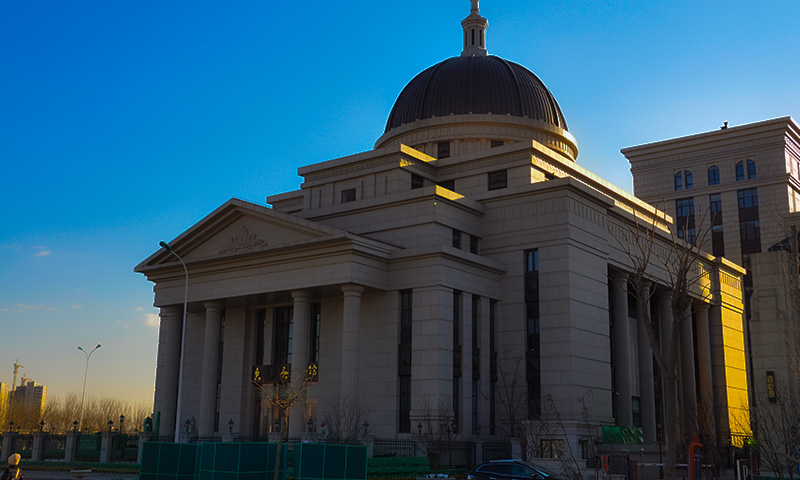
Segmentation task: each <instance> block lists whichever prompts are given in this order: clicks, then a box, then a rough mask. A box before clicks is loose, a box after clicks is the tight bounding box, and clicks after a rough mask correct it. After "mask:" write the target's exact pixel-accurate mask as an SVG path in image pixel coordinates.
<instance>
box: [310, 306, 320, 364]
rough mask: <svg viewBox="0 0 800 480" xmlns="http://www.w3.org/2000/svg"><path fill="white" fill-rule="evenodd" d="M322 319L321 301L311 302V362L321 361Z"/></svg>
mask: <svg viewBox="0 0 800 480" xmlns="http://www.w3.org/2000/svg"><path fill="white" fill-rule="evenodd" d="M321 319H322V315H321V308H320V304H319V303H312V304H311V348H310V349H309V350H310V351H309V359H308V362H309V363H319V326H320V320H321Z"/></svg>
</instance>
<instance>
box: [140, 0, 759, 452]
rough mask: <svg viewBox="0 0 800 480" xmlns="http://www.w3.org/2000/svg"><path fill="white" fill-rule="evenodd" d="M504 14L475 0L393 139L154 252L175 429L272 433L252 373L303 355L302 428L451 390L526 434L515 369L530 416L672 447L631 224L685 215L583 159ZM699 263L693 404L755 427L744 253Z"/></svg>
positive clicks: (688, 340) (409, 424)
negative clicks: (454, 43)
mask: <svg viewBox="0 0 800 480" xmlns="http://www.w3.org/2000/svg"><path fill="white" fill-rule="evenodd" d="M487 24H488V22H487V21H486V19H485V18H483V17H482V16H481V15H480V13H479V11H478V2H477V1H473V2H472V10H471V12H470V15H469V16H468V17H467V18H466V19H465V20H464V21H463V22H462V26H463V29H464V36H463V42H464V48H463V51H462V53H461V56H458V57H453V58H450V59H447V60H444V61H443V62H441V63H438V64H436V65H434V66H432V67H430V68H429V69H427V70H425V71H423V72H422V73H420V74H419V75H417V76H416V77H414V78H413V79H412V80H411V81H410V82H409V83H408V85H407V86H406V87H405V89H404V90H403V91H402V92H401V93H400V95H399V97H398V99H397V101H396V103H395V105H394V108H393V109H392V111H391V113H390V114H389V119H388V122H387V125H386V130H385V133H384V134H383V135H382V136H381V137H380V138H379V139H378V140H377V142H376V144H375V148H374V150H370V151H367V152H363V153H358V154H355V155H351V156H347V157H343V158H336V159H332V160H329V161H326V162H322V163H317V164H313V165H308V166H305V167H302V168H300V169H299V170H298V173H299V175H300V176H301V177H302V184H301V185H300V188H299V189H298V190H295V191H291V192H286V193H278V194H275V195H271V196H268V197H267V203H268V204H269V205H270V206H266V205H256V204H252V203H247V202H244V201H240V200H236V199H232V200H230V201H228V202H226V203H225V204H223V205H222V206H220V207H219V208H218V209H216V210H215V211H213V212H211V213H209V214H208V215H207V216H206V217H205V218H203V219H202V220H201V221H200V222H198V223H197V224H195V225H193V226H191V227H190V228H188V230H186V231H185V232H184V233H182V234H181V235H179V236H178V237H177V238H175V239H174V240H172V241H171V242H169V246H170V248H171V250H172V252H174V255H173V253H172V252H171V251H168V250H167V249H162V250H159V251H156V252H155V253H153V254H152V255H151V256H150V257H149V258H147V259H146V260H144V261H143V262H142V263H140V264H139V265H138V266H137V267H136V269H135V270H136V271H137V272H140V273H142V274H144V275H145V276H146V277H147V279H148V280H150V281H152V282H153V283H154V292H155V301H154V304H155V305H156V306H157V307H159V308H160V309H161V314H160V317H161V324H160V333H159V348H158V365H157V376H156V392H155V407H154V408H155V410H156V411H159V412H160V414H161V434H162V435H165V434H167V435H169V434H170V433H171V432H174V431H175V429H176V428H177V429H182V428H183V424H184V422H185V421H186V419H187V418H188V417H192V418H193V419H194V420H195V422H196V425H197V430H198V433H199V436H200V437H214V436H216V435H219V434H220V432H227V430H226V429H227V428H229V427H228V424H229V421H232V422H233V423H232V424H233V425H234V426H233V427H232V428H233V429H234V431H235V432H238V433H239V435H240V436H242V437H246V438H253V439H260V438H264V437H265V436H266V435H267V434H268V433H270V432H271V431H273V429H274V428H275V420H276V419H277V415H278V413H277V412H276V411H275V410H274V409H272V408H271V407H270V405H269V403H268V402H266V401H264V399H263V398H262V397H261V396H260V395H259V391H258V389H257V388H255V386H254V385H253V381H254V380H256V381H258V382H260V383H267V384H269V382H270V381H271V379H272V378H273V375H275V373H271V372H281V371H286V372H291V375H292V379H293V381H295V382H297V379H299V378H301V376H302V377H305V376H306V375H307V372H308V373H311V376H310V378H311V379H312V383H311V385H312V386H311V388H309V389H307V390H306V391H305V396H306V401H305V402H303V404H302V405H297V406H295V407H293V410H292V415H291V419H292V420H291V425H290V432H289V433H290V435H299V434H302V433H304V432H307V431H309V430H311V431H313V430H314V429H315V428H316V426H318V425H319V424H320V420H321V419H322V418H325V417H327V418H328V419H329V420H330V421H335V416H334V415H333V414H332V413H331V412H332V409H333V405H334V404H335V403H336V402H356V401H358V402H361V403H362V404H363V405H366V406H367V410H368V411H369V416H368V421H369V431H370V434H373V435H376V436H379V437H404V436H412V435H413V434H414V433H415V431H416V425H417V424H418V423H419V422H420V421H421V419H424V418H425V415H426V414H427V412H426V407H425V406H426V405H431V404H434V405H438V406H446V409H447V417H448V419H450V420H451V421H453V422H454V430H455V432H457V435H458V436H459V438H461V439H462V440H479V439H484V440H485V439H492V438H494V439H497V438H500V437H504V436H506V435H507V433H508V432H509V428H508V427H509V425H508V415H507V413H504V412H508V411H509V405H508V404H507V403H508V400H507V398H505V397H503V396H501V395H499V394H498V392H499V391H500V390H503V391H507V390H508V389H507V388H506V387H508V385H509V384H510V383H512V382H516V383H515V384H516V385H520V386H521V389H520V390H519V394H520V395H522V398H521V399H520V403H519V405H520V407H519V411H516V412H515V415H516V418H517V419H524V420H525V421H526V422H528V421H529V422H537V421H538V420H539V419H540V418H541V416H542V415H543V414H544V413H543V410H544V408H543V405H544V402H545V401H548V402H549V401H550V400H551V399H552V401H553V404H554V405H556V407H557V408H558V410H559V414H560V418H561V421H562V422H563V425H564V427H565V431H566V432H567V434H568V437H569V438H568V440H569V441H570V442H571V443H573V444H574V451H580V448H579V445H581V444H585V443H584V442H586V441H588V440H590V439H591V438H592V437H593V436H596V434H597V427H600V426H603V425H608V426H613V425H617V426H624V427H637V426H638V427H641V428H642V431H643V434H644V438H645V440H646V442H647V443H648V444H650V445H655V443H656V442H657V438H658V433H659V430H660V429H661V428H662V426H663V416H662V413H661V412H662V411H663V396H662V393H661V392H662V388H661V385H660V380H659V378H660V377H659V375H658V369H657V368H654V364H653V357H652V352H651V349H650V344H649V341H648V338H647V335H646V333H645V331H644V329H643V328H640V326H639V325H638V323H637V321H636V320H635V309H636V307H635V305H636V302H635V301H633V300H634V298H633V294H632V291H631V289H630V288H629V273H630V272H631V271H632V270H633V266H632V265H631V258H630V256H629V255H628V254H626V252H625V248H624V246H623V245H622V244H621V243H620V239H621V238H623V237H624V235H625V233H626V232H632V231H635V230H636V228H637V225H638V227H639V228H641V229H649V228H650V229H654V230H655V245H654V248H655V249H657V250H658V251H659V252H661V253H664V252H668V251H669V249H670V248H672V240H671V235H670V233H669V228H670V225H671V224H672V218H671V217H670V216H669V215H667V214H665V213H664V212H662V211H660V210H658V209H656V208H654V207H653V206H651V205H649V204H648V203H647V202H646V201H643V200H641V199H639V198H636V197H634V196H632V195H630V194H628V193H626V192H624V191H623V190H621V189H618V188H616V187H614V186H613V185H611V184H609V183H607V182H605V181H604V180H602V179H601V178H599V177H598V176H596V175H594V174H592V173H591V172H589V171H587V170H586V169H584V168H583V167H581V166H580V165H579V164H578V163H577V157H578V146H577V141H576V139H575V138H574V137H573V136H572V135H571V134H570V133H569V131H568V129H567V123H566V120H565V117H564V115H563V114H562V112H561V110H560V108H559V106H558V103H557V102H556V100H555V98H554V97H553V95H552V94H551V92H550V91H549V90H548V89H547V88H546V87H545V85H544V84H543V83H542V82H541V80H539V78H538V77H536V75H534V74H533V73H532V72H530V71H529V70H528V69H526V68H525V67H523V66H521V65H518V64H516V63H514V62H511V61H509V60H505V59H503V58H500V57H496V56H491V55H488V53H487V50H486V29H487ZM176 256H178V257H179V258H180V260H179V259H178V258H176ZM181 262H185V265H186V267H187V271H188V278H189V280H188V309H187V312H186V317H187V321H186V325H185V336H183V334H182V331H183V325H182V318H183V313H184V312H183V304H184V291H185V290H184V289H185V276H184V269H183V266H182V265H181ZM696 271H697V272H699V275H700V277H701V281H700V282H699V283H698V284H697V285H696V288H695V289H693V290H692V292H691V295H692V297H693V302H694V307H693V309H692V313H690V314H691V315H692V316H693V319H694V321H693V322H689V324H690V325H691V328H686V329H683V331H682V333H681V340H680V341H681V351H682V357H681V363H682V365H683V366H684V367H685V368H683V369H682V371H683V372H686V373H683V374H682V378H681V388H682V392H683V393H684V394H683V395H682V400H681V401H680V403H681V408H683V409H684V411H685V412H687V413H688V412H690V411H694V412H697V409H698V408H699V406H698V400H697V399H699V398H713V402H714V405H712V406H711V408H712V409H713V410H711V411H713V412H714V415H715V420H716V423H715V424H716V428H717V429H718V433H719V434H720V435H722V436H724V437H725V438H729V437H730V436H731V435H735V434H737V433H747V428H748V427H747V425H748V424H749V421H748V385H747V374H746V370H745V349H744V333H743V321H742V317H743V304H742V293H741V292H742V285H741V278H742V275H743V274H744V270H743V269H742V268H741V267H739V266H737V265H736V264H734V263H732V262H729V261H727V260H725V259H723V258H714V257H713V256H711V255H710V254H708V255H701V256H700V257H699V259H698V263H697V268H696ZM647 278H648V280H649V281H650V282H651V283H650V284H649V292H650V293H652V295H650V299H651V300H650V310H651V312H652V314H653V317H654V318H655V319H657V322H658V324H659V325H660V326H661V328H666V329H668V328H670V325H672V322H673V318H672V314H671V310H670V308H669V305H670V298H671V290H670V288H669V285H670V280H669V275H668V273H667V272H666V271H665V270H664V268H663V266H661V265H660V264H658V263H657V262H654V263H653V264H652V265H650V267H649V268H648V271H647ZM664 338H666V336H665V337H664ZM658 341H661V342H664V341H665V340H664V339H663V338H661V339H659V340H658ZM182 344H184V345H185V352H184V354H183V364H181V358H182V355H181V346H182ZM695 352H698V353H695ZM695 371H697V372H698V373H697V375H695ZM181 372H182V373H181ZM179 389H180V390H179ZM579 398H583V399H585V402H586V405H585V406H586V407H587V408H588V409H589V411H590V412H591V416H590V418H589V419H588V421H587V419H586V417H585V415H584V413H585V410H583V405H581V403H580V402H579V401H578V399H579ZM179 399H180V405H178V401H179ZM504 402H505V403H504ZM178 412H180V413H178ZM177 415H180V418H176V416H177ZM520 423H524V422H520ZM512 427H516V426H512ZM511 431H512V432H513V428H512V429H511ZM504 432H505V433H504ZM512 434H513V433H512ZM554 435H555V434H554Z"/></svg>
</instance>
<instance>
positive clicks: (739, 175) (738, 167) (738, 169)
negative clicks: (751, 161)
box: [736, 162, 744, 182]
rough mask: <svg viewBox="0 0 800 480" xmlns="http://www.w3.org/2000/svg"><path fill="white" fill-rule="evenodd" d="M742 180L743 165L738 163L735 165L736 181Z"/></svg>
mask: <svg viewBox="0 0 800 480" xmlns="http://www.w3.org/2000/svg"><path fill="white" fill-rule="evenodd" d="M739 180H744V164H743V163H742V162H739V163H737V164H736V181H737V182H738V181H739Z"/></svg>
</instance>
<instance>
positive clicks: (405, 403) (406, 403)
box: [398, 375, 411, 433]
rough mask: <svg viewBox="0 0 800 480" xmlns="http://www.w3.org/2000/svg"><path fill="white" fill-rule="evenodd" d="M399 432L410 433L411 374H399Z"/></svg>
mask: <svg viewBox="0 0 800 480" xmlns="http://www.w3.org/2000/svg"><path fill="white" fill-rule="evenodd" d="M399 382H400V388H399V390H400V399H399V400H400V402H399V403H400V405H399V406H400V408H399V411H400V418H399V425H398V427H399V430H400V433H411V375H400V379H399Z"/></svg>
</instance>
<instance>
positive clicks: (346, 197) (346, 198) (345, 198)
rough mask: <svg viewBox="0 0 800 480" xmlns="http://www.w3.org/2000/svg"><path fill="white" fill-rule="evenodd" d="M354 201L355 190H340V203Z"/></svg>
mask: <svg viewBox="0 0 800 480" xmlns="http://www.w3.org/2000/svg"><path fill="white" fill-rule="evenodd" d="M355 201H356V189H355V188H348V189H347V190H342V203H349V202H355Z"/></svg>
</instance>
